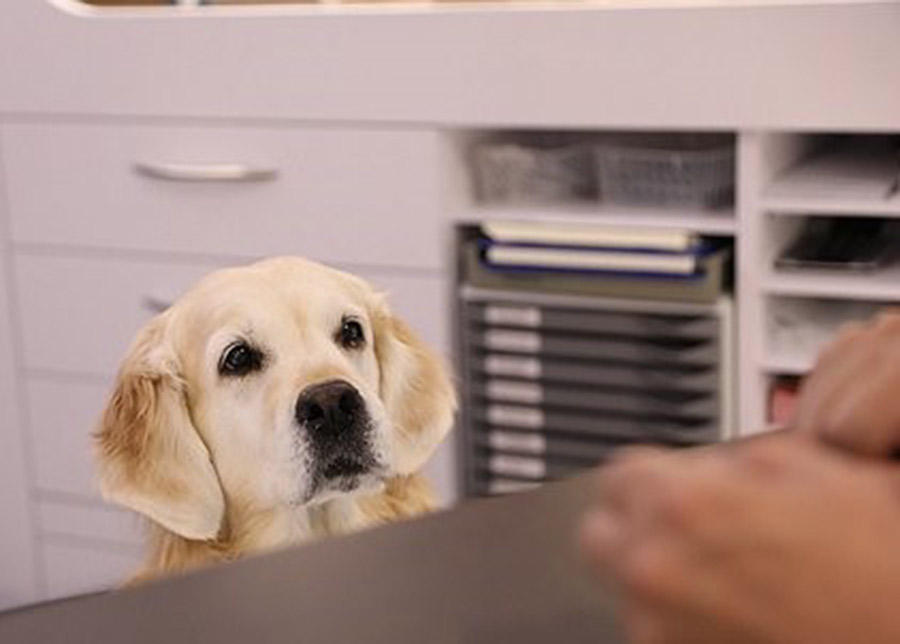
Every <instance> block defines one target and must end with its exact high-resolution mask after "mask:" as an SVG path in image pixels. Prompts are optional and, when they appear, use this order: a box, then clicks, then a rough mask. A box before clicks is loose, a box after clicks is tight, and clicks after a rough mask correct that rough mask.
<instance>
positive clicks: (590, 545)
mask: <svg viewBox="0 0 900 644" xmlns="http://www.w3.org/2000/svg"><path fill="white" fill-rule="evenodd" d="M578 542H579V547H580V550H581V552H582V554H583V556H584V557H585V558H586V559H587V560H588V562H589V563H590V564H591V566H592V567H593V568H595V569H596V570H597V571H598V572H601V573H603V572H604V571H605V570H606V569H607V567H608V566H609V562H610V561H613V560H615V558H616V557H618V556H619V555H620V554H621V552H622V549H623V548H624V546H625V543H626V538H625V524H624V523H623V520H622V519H621V518H619V517H618V516H616V515H614V514H612V513H611V512H609V511H606V510H604V509H597V510H592V511H590V512H588V513H587V514H586V515H585V517H584V519H582V522H581V525H580V527H579V531H578Z"/></svg>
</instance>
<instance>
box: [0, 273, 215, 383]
mask: <svg viewBox="0 0 900 644" xmlns="http://www.w3.org/2000/svg"><path fill="white" fill-rule="evenodd" d="M213 268H214V267H213V266H211V265H194V264H165V263H157V262H132V261H112V260H103V259H83V258H69V257H65V258H63V257H39V256H18V257H17V258H16V272H17V280H18V293H19V302H20V311H21V317H22V336H23V342H24V350H25V365H26V366H27V367H28V368H30V369H46V370H52V371H64V372H70V373H89V374H99V375H110V374H114V373H115V372H116V369H117V368H118V365H119V362H120V361H121V359H122V358H123V356H124V354H125V351H126V350H127V348H128V346H129V345H130V343H131V340H132V339H133V338H134V336H135V334H136V333H137V331H138V329H140V328H141V327H142V326H143V325H144V324H145V323H146V322H147V321H148V320H149V319H150V318H152V317H153V316H154V315H155V313H156V312H155V310H154V306H156V305H157V304H158V303H160V302H165V301H169V302H170V301H172V300H174V299H175V298H176V297H177V296H178V295H179V294H181V293H182V292H183V291H184V290H185V289H187V288H188V287H190V286H191V285H192V284H193V283H194V282H196V281H197V280H198V279H199V278H200V277H202V276H203V275H205V274H206V273H208V272H209V271H210V270H213Z"/></svg>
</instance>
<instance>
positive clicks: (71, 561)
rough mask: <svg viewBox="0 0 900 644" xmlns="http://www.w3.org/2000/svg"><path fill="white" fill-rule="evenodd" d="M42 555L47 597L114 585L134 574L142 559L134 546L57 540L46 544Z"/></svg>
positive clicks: (102, 588) (118, 584)
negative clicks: (104, 545) (87, 543)
mask: <svg viewBox="0 0 900 644" xmlns="http://www.w3.org/2000/svg"><path fill="white" fill-rule="evenodd" d="M43 555H44V567H45V570H46V575H47V594H48V597H47V598H48V599H55V598H59V597H70V596H72V595H79V594H81V593H88V592H95V591H99V590H108V589H111V588H116V587H117V586H120V585H121V584H122V583H123V582H125V581H127V580H128V578H129V577H131V575H132V574H134V572H135V571H136V570H137V569H138V567H139V566H140V562H141V556H140V553H139V551H138V549H137V548H134V549H131V548H121V547H113V546H110V547H103V546H101V545H96V546H94V545H84V544H82V543H79V542H78V541H73V542H71V543H69V542H67V541H66V540H56V539H54V540H52V541H51V542H46V543H45V545H44V548H43Z"/></svg>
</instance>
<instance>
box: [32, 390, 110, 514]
mask: <svg viewBox="0 0 900 644" xmlns="http://www.w3.org/2000/svg"><path fill="white" fill-rule="evenodd" d="M111 381H112V379H111V378H110V382H111ZM109 387H110V385H108V384H104V383H102V382H100V381H98V382H77V381H74V380H73V381H65V380H57V379H46V378H36V377H30V378H28V381H27V383H26V393H27V399H28V411H29V421H30V423H29V424H30V426H31V444H32V449H33V450H34V476H35V485H36V486H37V487H38V488H39V489H40V490H42V491H43V490H46V491H52V492H62V493H65V494H74V495H78V496H83V497H95V498H97V499H99V497H100V493H99V488H98V486H97V484H96V480H95V477H94V472H95V468H94V455H93V451H92V439H91V434H92V433H93V431H94V429H95V428H96V424H97V421H98V419H99V418H100V412H101V410H102V409H103V405H104V404H105V402H106V397H107V395H108V392H109Z"/></svg>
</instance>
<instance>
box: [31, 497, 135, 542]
mask: <svg viewBox="0 0 900 644" xmlns="http://www.w3.org/2000/svg"><path fill="white" fill-rule="evenodd" d="M38 516H39V517H40V524H41V532H42V533H43V534H45V535H50V537H51V538H53V539H56V538H62V539H65V538H67V537H75V538H80V539H93V540H97V541H98V543H102V542H113V543H116V544H121V545H124V546H132V547H134V548H142V547H143V544H144V528H143V525H142V520H141V518H140V517H139V516H138V515H137V514H135V513H133V512H129V511H128V510H122V509H118V508H115V507H113V506H106V505H99V504H98V505H93V504H85V503H69V502H57V501H44V500H42V501H40V502H39V503H38Z"/></svg>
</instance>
